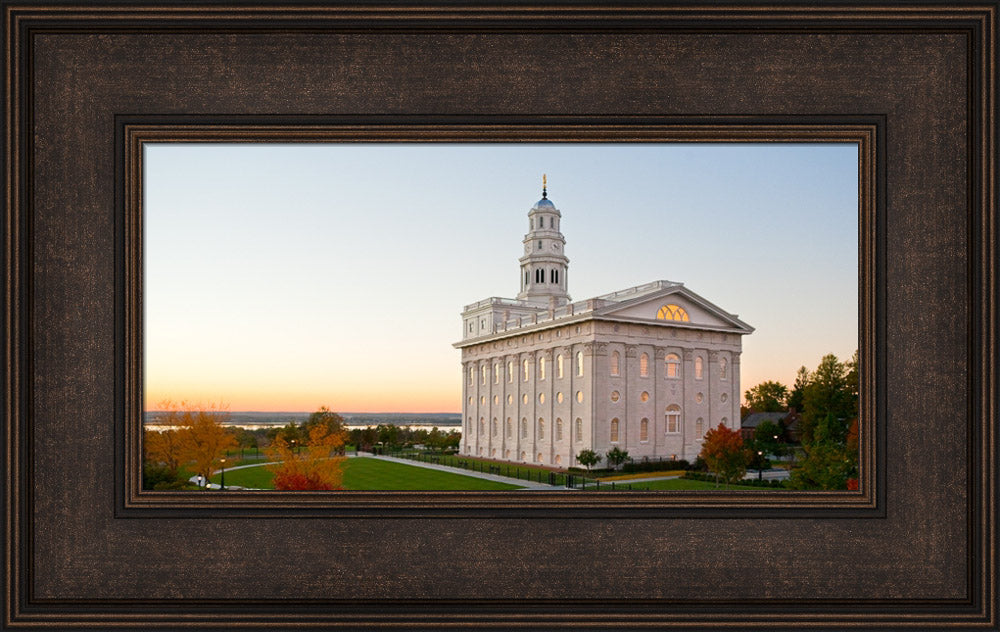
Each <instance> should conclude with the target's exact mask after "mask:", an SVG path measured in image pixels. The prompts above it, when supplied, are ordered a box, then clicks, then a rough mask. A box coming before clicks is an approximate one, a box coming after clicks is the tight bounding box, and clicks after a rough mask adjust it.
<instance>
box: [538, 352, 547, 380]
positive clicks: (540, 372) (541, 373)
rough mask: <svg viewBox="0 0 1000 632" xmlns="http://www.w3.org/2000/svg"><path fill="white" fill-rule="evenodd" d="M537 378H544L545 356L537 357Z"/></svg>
mask: <svg viewBox="0 0 1000 632" xmlns="http://www.w3.org/2000/svg"><path fill="white" fill-rule="evenodd" d="M538 379H540V380H544V379H545V357H544V356H543V357H541V358H538Z"/></svg>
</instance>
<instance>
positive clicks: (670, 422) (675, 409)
mask: <svg viewBox="0 0 1000 632" xmlns="http://www.w3.org/2000/svg"><path fill="white" fill-rule="evenodd" d="M665 418H666V422H667V424H666V426H667V428H666V430H667V434H675V433H678V432H680V429H681V408H680V406H677V405H676V404H672V405H670V406H667V411H666V414H665Z"/></svg>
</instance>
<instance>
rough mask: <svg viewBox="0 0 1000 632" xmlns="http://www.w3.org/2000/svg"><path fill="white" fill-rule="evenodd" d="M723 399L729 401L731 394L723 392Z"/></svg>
mask: <svg viewBox="0 0 1000 632" xmlns="http://www.w3.org/2000/svg"><path fill="white" fill-rule="evenodd" d="M721 399H722V401H724V402H725V401H729V394H728V393H723V394H722V398H721Z"/></svg>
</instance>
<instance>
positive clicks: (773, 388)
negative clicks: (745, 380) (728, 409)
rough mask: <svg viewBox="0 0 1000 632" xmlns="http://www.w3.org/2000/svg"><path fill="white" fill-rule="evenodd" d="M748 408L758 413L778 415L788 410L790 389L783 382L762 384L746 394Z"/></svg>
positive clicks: (769, 381)
mask: <svg viewBox="0 0 1000 632" xmlns="http://www.w3.org/2000/svg"><path fill="white" fill-rule="evenodd" d="M746 400H747V407H748V408H750V409H751V410H753V411H754V412H758V413H777V412H781V411H783V410H787V409H788V387H787V386H785V385H784V384H782V383H781V382H775V381H773V380H768V381H766V382H761V383H760V384H758V385H757V386H754V387H753V388H751V389H750V390H748V391H747V392H746Z"/></svg>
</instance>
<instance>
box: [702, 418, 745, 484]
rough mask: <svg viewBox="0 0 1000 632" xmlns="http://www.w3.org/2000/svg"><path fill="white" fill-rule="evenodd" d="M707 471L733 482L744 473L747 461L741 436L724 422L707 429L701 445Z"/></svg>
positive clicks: (727, 481)
mask: <svg viewBox="0 0 1000 632" xmlns="http://www.w3.org/2000/svg"><path fill="white" fill-rule="evenodd" d="M699 456H700V457H701V458H702V459H704V461H705V464H706V465H707V466H708V469H709V471H711V472H714V473H715V475H716V476H717V477H720V478H722V480H723V481H725V482H726V483H730V484H731V483H734V482H736V481H738V480H740V479H741V478H743V475H744V474H746V471H747V462H748V461H749V458H748V454H747V450H746V447H745V446H744V445H743V438H742V437H741V436H740V433H739V431H738V430H730V429H729V428H727V427H726V426H725V424H721V423H720V424H719V426H718V427H717V428H713V429H712V430H709V431H708V432H707V433H706V434H705V441H704V443H703V444H702V447H701V454H700V455H699Z"/></svg>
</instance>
